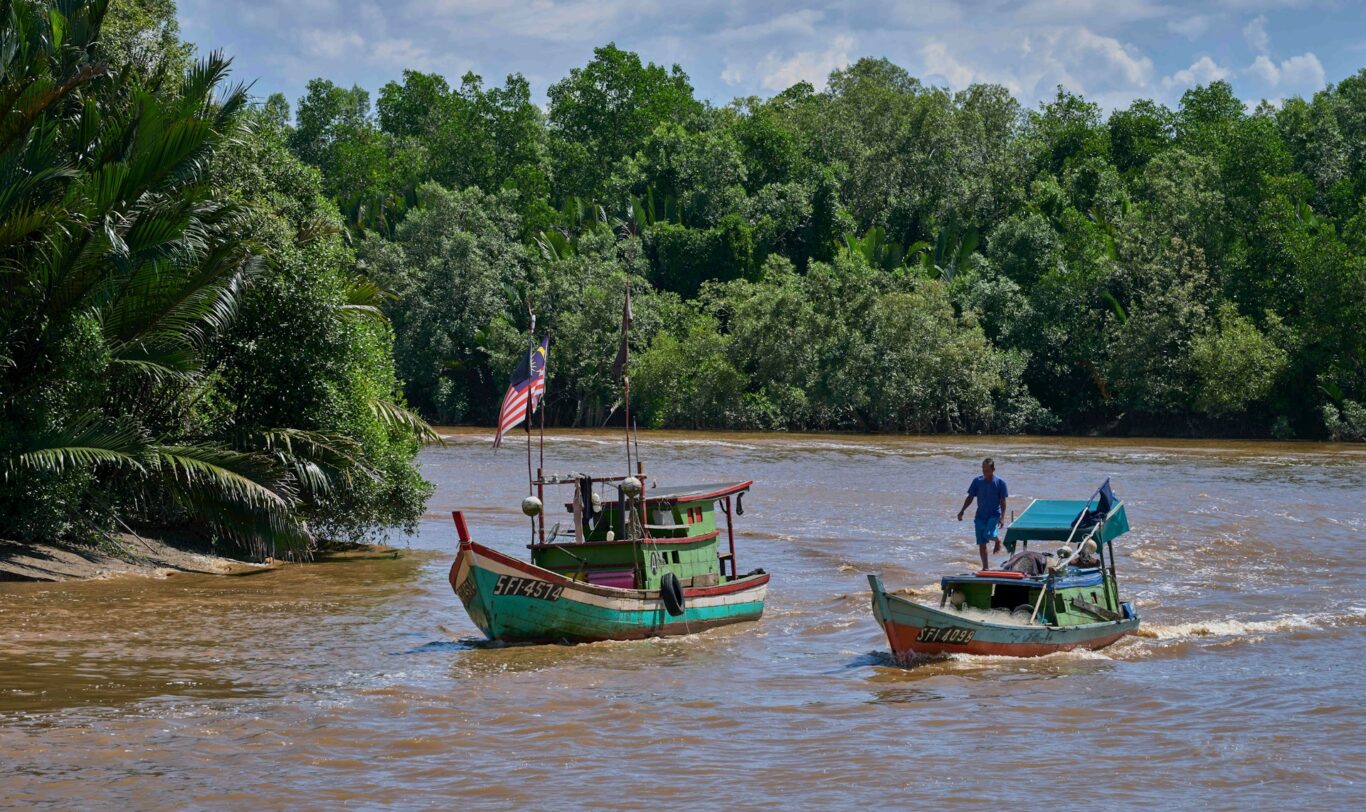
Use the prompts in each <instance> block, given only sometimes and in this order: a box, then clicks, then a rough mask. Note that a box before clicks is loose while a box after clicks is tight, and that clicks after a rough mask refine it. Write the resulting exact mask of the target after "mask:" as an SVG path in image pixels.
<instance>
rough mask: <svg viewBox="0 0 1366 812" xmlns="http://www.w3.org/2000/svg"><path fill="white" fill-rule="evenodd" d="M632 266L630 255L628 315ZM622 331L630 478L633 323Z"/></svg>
mask: <svg viewBox="0 0 1366 812" xmlns="http://www.w3.org/2000/svg"><path fill="white" fill-rule="evenodd" d="M631 265H632V263H631V262H630V261H629V255H628V261H627V263H626V273H627V274H628V276H627V277H626V312H628V313H629V312H630V311H631V277H630V276H629V274H630V272H631ZM622 330H623V333H622V338H621V342H622V343H621V346H622V347H623V348H625V350H626V363H625V364H624V365H623V366H622V368H621V381H622V384H623V385H625V387H626V392H625V399H626V475H627V476H630V475H631V339H630V331H631V322H630V321H629V320H626V321H625V322H624V323H623V324H622Z"/></svg>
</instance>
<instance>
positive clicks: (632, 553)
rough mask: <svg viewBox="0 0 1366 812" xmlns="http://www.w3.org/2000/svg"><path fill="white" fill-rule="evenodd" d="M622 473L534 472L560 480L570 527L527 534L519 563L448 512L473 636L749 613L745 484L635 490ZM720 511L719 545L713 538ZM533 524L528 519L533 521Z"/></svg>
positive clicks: (655, 630)
mask: <svg viewBox="0 0 1366 812" xmlns="http://www.w3.org/2000/svg"><path fill="white" fill-rule="evenodd" d="M646 481H647V480H646V478H645V477H644V476H643V472H642V473H641V475H639V476H633V477H589V476H579V475H569V476H562V477H540V478H538V479H537V480H536V485H537V487H538V488H540V489H544V488H545V487H546V486H548V485H566V484H567V485H570V486H571V487H572V488H573V491H574V496H573V498H572V499H570V500H569V501H568V502H567V503H566V504H565V508H566V510H567V512H568V513H569V519H570V522H571V527H572V530H569V531H567V532H566V533H565V534H564V535H565V536H566V537H564V538H561V536H562V534H561V531H560V529H559V527H560V525H559V524H557V525H556V526H554V527H552V529H551V531H550V533H549V535H548V536H547V535H546V531H545V528H544V518H543V514H539V511H538V510H536V508H537V507H538V505H537V503H538V502H539V499H538V498H536V497H529V499H528V501H527V504H528V505H529V506H530V507H531V510H532V511H533V512H535V513H538V514H539V515H540V521H539V523H538V524H539V536H538V537H537V540H536V541H535V542H533V543H532V544H530V545H529V547H530V549H531V560H530V561H529V562H528V561H523V560H521V559H518V558H516V557H513V556H510V555H507V554H504V553H501V552H499V551H497V550H494V549H492V548H490V547H487V546H484V545H482V544H479V543H477V542H475V541H473V540H472V539H471V538H470V534H469V530H468V528H467V526H466V523H465V519H464V516H463V515H462V514H461V513H460V512H459V511H457V512H456V513H455V517H454V518H455V525H456V530H457V532H458V534H459V536H460V552H459V554H458V555H457V556H456V559H455V563H454V564H452V566H451V571H450V582H451V588H452V589H454V590H455V594H456V596H457V597H459V598H460V601H461V603H463V604H464V606H465V609H466V611H467V612H468V613H469V616H470V619H471V620H473V621H474V624H475V625H476V626H478V627H479V630H480V631H482V632H483V633H484V635H485V636H486V637H487V638H488V639H489V640H493V641H498V642H504V643H555V642H567V643H579V642H593V641H598V640H631V639H639V638H644V637H660V636H668V635H678V634H691V633H693V632H698V631H702V630H704V629H711V628H715V627H717V626H724V625H727V624H731V623H740V622H744V621H750V620H758V619H759V617H760V616H761V615H762V614H763V611H764V597H765V593H766V592H767V589H768V575H767V574H766V573H765V572H764V571H763V570H754V571H752V572H748V573H745V574H743V575H741V574H739V570H738V569H737V565H736V558H735V530H734V524H733V522H734V516H735V515H737V514H739V513H742V512H743V503H742V500H743V498H744V495H745V493H747V492H748V491H749V489H750V487H751V485H752V484H753V483H752V482H748V481H746V482H731V483H724V484H716V485H700V486H694V487H682V488H654V489H650V490H649V491H648V492H646V491H645V490H644V488H643V485H644V484H645V482H646ZM718 514H719V516H720V517H723V518H724V519H725V523H724V530H725V537H726V545H725V546H724V547H722V546H721V544H720V538H721V532H722V526H721V524H720V523H719V522H718ZM533 521H535V520H533Z"/></svg>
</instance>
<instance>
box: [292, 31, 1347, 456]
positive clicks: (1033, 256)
mask: <svg viewBox="0 0 1366 812" xmlns="http://www.w3.org/2000/svg"><path fill="white" fill-rule="evenodd" d="M548 96H549V104H548V107H547V108H546V110H545V111H544V112H542V110H541V109H540V108H538V107H537V106H536V105H535V103H534V102H533V100H532V98H531V94H530V90H529V88H528V85H527V82H526V81H525V79H523V78H522V77H521V76H518V75H513V76H509V77H508V78H507V80H506V82H505V83H504V84H503V86H501V87H498V86H492V87H489V86H486V85H485V83H484V81H483V80H482V79H481V78H480V77H478V76H475V75H473V74H469V75H466V76H465V77H463V78H462V79H461V82H460V84H459V86H458V87H452V86H451V85H450V84H448V83H447V81H446V80H445V79H443V78H441V77H440V76H435V75H430V74H423V73H418V72H414V71H409V72H407V73H405V74H404V75H403V77H402V80H401V81H398V82H391V83H390V84H388V85H386V86H385V87H384V88H383V89H382V90H381V91H380V94H379V98H378V103H377V106H376V109H375V110H374V111H372V110H371V109H370V105H369V98H368V95H367V94H366V93H365V91H363V90H361V89H359V88H352V89H350V90H346V89H343V88H341V87H338V86H336V85H334V84H332V83H331V82H328V81H326V80H324V79H318V80H315V81H313V82H312V83H310V85H309V88H308V93H307V95H306V96H304V98H302V99H301V100H300V101H299V105H298V109H297V116H296V121H297V124H296V125H295V128H294V129H293V130H292V132H291V133H290V135H289V137H288V138H289V143H290V145H291V147H292V148H293V149H294V151H295V153H296V154H297V155H298V156H299V157H300V158H301V159H302V160H304V161H306V162H308V163H310V164H312V165H314V166H316V167H318V168H319V169H320V170H321V171H322V176H323V186H324V189H325V190H326V191H327V193H328V194H329V195H331V197H332V198H333V199H334V200H335V201H336V203H337V204H338V206H339V207H340V210H341V211H342V213H343V215H344V216H345V218H346V221H347V222H348V223H349V225H350V228H351V231H352V233H353V235H354V236H355V238H356V239H357V240H358V241H359V245H360V256H361V261H362V265H363V267H364V269H365V272H366V273H367V274H369V275H371V276H372V278H374V279H376V280H378V281H380V282H381V283H382V284H383V285H385V286H386V287H387V288H388V289H390V290H392V291H393V292H394V294H395V297H394V298H393V299H391V300H389V301H388V302H386V303H385V305H384V309H385V310H386V312H388V313H389V314H390V315H391V318H392V319H393V323H394V327H395V330H396V333H397V344H396V349H397V354H398V359H397V364H398V368H399V370H400V372H401V374H402V377H403V379H404V381H405V386H406V391H407V395H408V398H409V401H410V402H411V403H413V404H414V405H415V406H416V407H417V408H418V410H419V411H421V413H422V414H423V415H424V416H426V417H428V418H429V419H433V420H440V421H444V422H474V423H481V424H487V423H489V422H491V421H492V420H493V419H494V416H495V414H496V411H497V408H498V400H499V397H500V396H501V392H502V389H503V387H504V386H505V383H504V381H505V380H506V377H505V376H506V375H507V374H508V372H509V370H510V369H511V368H512V367H513V366H514V364H515V363H516V358H517V355H518V354H519V353H521V352H523V351H524V350H525V338H524V334H525V332H526V329H527V326H528V324H527V320H528V315H527V314H528V308H529V307H532V308H534V310H535V311H536V312H537V313H538V314H539V318H540V321H539V328H540V330H545V329H549V330H550V331H551V332H552V333H553V336H554V345H553V347H552V351H551V362H550V370H551V383H550V392H549V396H548V397H549V402H548V408H549V412H548V420H549V422H550V423H551V424H558V425H564V424H572V425H594V424H598V423H601V422H602V421H603V420H606V419H608V418H609V417H610V418H611V419H615V420H619V419H620V418H619V416H618V415H619V414H620V411H619V407H620V405H621V400H622V398H621V394H622V392H621V389H620V386H619V384H618V383H617V382H616V381H614V380H613V379H612V376H611V364H612V359H613V357H614V355H615V350H614V347H615V341H616V333H617V330H618V321H619V313H620V310H621V305H622V298H623V296H624V292H623V287H624V283H625V280H626V279H627V278H628V277H629V278H630V279H631V280H632V281H633V291H634V312H635V329H634V331H633V333H632V338H631V343H632V347H633V350H634V352H635V357H634V364H633V368H634V375H633V380H634V386H633V399H634V401H635V403H634V404H633V405H634V407H635V413H636V416H637V418H638V419H639V420H640V421H641V422H642V424H644V425H650V426H656V427H671V426H676V427H724V428H758V429H857V430H868V431H911V432H946V431H947V432H1028V431H1069V432H1106V433H1160V434H1231V435H1251V436H1277V437H1307V438H1334V439H1350V440H1361V439H1363V437H1366V419H1364V418H1363V414H1366V407H1364V406H1363V405H1362V404H1363V403H1366V71H1363V72H1361V73H1358V74H1357V75H1355V76H1352V77H1350V78H1348V79H1346V80H1344V81H1343V82H1341V83H1340V84H1338V85H1335V86H1329V87H1328V88H1326V89H1325V90H1323V91H1322V92H1320V93H1317V94H1316V95H1315V96H1314V97H1313V98H1312V99H1300V98H1292V99H1289V100H1287V101H1285V102H1284V103H1283V104H1281V105H1280V106H1279V107H1273V106H1271V105H1268V104H1263V105H1261V106H1259V107H1258V108H1257V109H1255V110H1248V109H1246V107H1245V106H1244V104H1243V102H1241V101H1240V100H1239V99H1238V98H1237V97H1236V96H1235V95H1234V93H1233V89H1232V88H1231V87H1230V86H1229V85H1228V84H1227V83H1224V82H1215V83H1213V84H1210V85H1207V86H1204V87H1197V88H1193V89H1191V90H1190V91H1188V92H1187V93H1186V94H1185V95H1184V96H1183V97H1182V99H1181V102H1180V104H1179V105H1178V106H1177V107H1176V108H1175V109H1169V108H1167V107H1165V106H1163V105H1161V104H1157V103H1155V102H1151V101H1146V100H1144V101H1137V102H1134V103H1133V104H1131V105H1130V106H1129V107H1127V108H1125V109H1121V110H1115V111H1113V112H1111V113H1109V114H1108V115H1106V114H1105V113H1104V112H1103V111H1102V110H1101V109H1100V108H1099V107H1098V106H1096V105H1095V104H1092V103H1090V102H1087V101H1086V100H1085V99H1083V98H1081V97H1080V96H1077V95H1074V94H1072V93H1069V92H1067V91H1066V90H1064V89H1062V88H1059V90H1058V93H1057V95H1056V97H1055V98H1053V99H1051V100H1049V101H1048V102H1046V103H1044V104H1041V105H1039V107H1038V108H1037V109H1033V110H1027V109H1022V108H1021V106H1020V105H1019V103H1018V102H1017V101H1016V100H1015V99H1014V98H1012V97H1011V95H1010V93H1008V92H1007V91H1006V90H1005V89H1004V88H1001V87H998V86H992V85H974V86H972V87H970V88H968V89H966V90H963V91H961V92H957V93H950V92H948V91H946V90H944V89H942V88H936V87H928V86H925V85H923V84H921V83H920V82H919V81H918V80H917V79H915V78H914V77H912V76H910V75H909V74H907V73H906V72H905V71H904V70H902V69H901V68H899V67H897V66H896V65H893V64H891V63H890V62H887V61H885V60H876V59H864V60H861V61H859V62H858V63H856V64H854V65H851V66H850V67H848V68H844V69H841V70H837V71H835V72H834V73H833V74H831V76H830V79H829V83H828V88H827V89H826V90H824V91H817V90H815V89H814V88H813V87H811V86H810V85H808V84H804V83H803V84H798V85H796V86H794V87H792V88H789V89H788V90H786V91H784V92H782V93H780V94H778V95H777V96H774V97H773V98H770V99H759V98H746V99H737V100H735V101H734V102H732V103H731V104H729V105H726V106H724V107H715V106H713V105H710V104H708V103H706V102H704V101H701V100H698V99H696V98H695V97H694V95H693V92H692V89H691V87H690V85H689V82H688V78H687V75H686V74H684V73H683V71H682V70H681V69H680V68H679V67H677V66H674V67H672V68H669V69H665V68H664V67H661V66H658V65H653V64H642V62H641V60H640V59H639V57H637V56H636V55H635V54H632V53H629V52H626V51H622V50H620V49H618V48H616V47H615V46H614V45H610V44H609V45H607V46H605V47H602V48H599V49H598V50H597V51H596V53H595V55H594V58H593V59H592V61H590V62H589V63H588V64H587V65H585V66H584V67H582V68H576V69H574V70H572V71H571V72H570V74H569V75H568V76H566V77H565V78H564V79H562V80H560V81H559V82H556V83H555V84H553V85H552V86H551V87H550V90H549V94H548ZM267 106H268V107H269V108H271V109H274V110H277V111H280V112H279V113H278V115H280V117H281V118H282V119H283V118H285V117H286V114H285V113H284V110H285V109H286V108H287V105H286V103H285V100H284V99H282V98H278V97H277V98H275V99H273V100H272V101H271V102H270V104H269V105H267Z"/></svg>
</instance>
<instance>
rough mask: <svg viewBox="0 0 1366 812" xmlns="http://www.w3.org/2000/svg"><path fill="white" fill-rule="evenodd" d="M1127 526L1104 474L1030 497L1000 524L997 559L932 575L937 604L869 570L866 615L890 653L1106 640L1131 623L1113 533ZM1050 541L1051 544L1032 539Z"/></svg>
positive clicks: (1030, 652) (1046, 650)
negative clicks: (1089, 491) (1087, 491)
mask: <svg viewBox="0 0 1366 812" xmlns="http://www.w3.org/2000/svg"><path fill="white" fill-rule="evenodd" d="M1128 531H1129V518H1128V515H1127V512H1126V511H1125V507H1124V503H1123V502H1122V501H1121V500H1120V499H1119V498H1118V497H1116V496H1115V494H1114V491H1113V490H1111V488H1110V481H1109V480H1108V479H1107V480H1106V481H1105V484H1103V485H1102V486H1101V487H1100V488H1098V489H1097V490H1096V492H1095V494H1093V495H1092V497H1091V498H1090V499H1035V500H1034V501H1033V502H1031V503H1030V505H1029V507H1027V508H1026V509H1025V511H1024V512H1023V513H1022V514H1020V516H1019V518H1017V519H1016V520H1015V521H1014V522H1012V523H1011V525H1010V526H1009V528H1007V530H1006V534H1005V539H1004V543H1005V547H1006V550H1007V552H1009V553H1010V554H1011V555H1010V558H1009V559H1008V560H1007V561H1006V562H1005V563H1004V564H1003V565H1001V567H1000V568H999V569H993V570H979V571H977V572H969V573H961V574H958V575H949V576H946V577H944V578H942V579H940V593H941V596H940V600H939V605H938V606H937V607H936V606H927V605H925V604H922V603H917V602H916V601H913V600H911V599H909V598H907V597H904V596H902V595H898V594H894V593H891V592H888V591H887V590H886V589H885V588H884V586H883V584H882V579H881V577H879V576H878V575H869V576H868V583H869V585H870V586H871V587H872V590H873V615H874V616H875V617H876V618H877V620H878V623H879V624H881V625H882V627H883V629H884V631H885V632H886V633H887V640H888V642H889V643H890V644H891V647H892V654H893V656H894V657H895V658H896V659H897V661H898V662H905V661H907V660H910V659H913V658H915V657H917V656H925V655H940V654H949V653H953V652H960V653H965V654H992V655H1005V656H1015V657H1037V656H1041V655H1045V654H1052V653H1054V652H1058V651H1069V650H1072V649H1099V648H1104V647H1105V646H1108V645H1110V644H1111V643H1114V642H1115V641H1116V640H1118V639H1120V638H1121V637H1123V636H1125V635H1127V634H1132V633H1134V632H1135V631H1137V629H1138V625H1139V618H1138V613H1137V612H1136V611H1135V610H1134V607H1133V604H1132V603H1130V602H1127V601H1123V600H1121V599H1120V594H1119V583H1118V579H1117V577H1116V572H1115V551H1114V546H1115V545H1114V542H1115V540H1116V539H1118V538H1119V537H1120V536H1122V535H1124V534H1125V533H1127V532H1128ZM1030 543H1033V544H1034V545H1035V547H1036V550H1033V551H1031V550H1030V549H1029V545H1030ZM1054 543H1057V544H1060V546H1058V547H1057V548H1056V549H1055V550H1054V551H1051V552H1042V551H1040V550H1038V549H1037V548H1040V547H1047V546H1048V545H1050V544H1054ZM1107 558H1108V561H1107Z"/></svg>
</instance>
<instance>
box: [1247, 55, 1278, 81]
mask: <svg viewBox="0 0 1366 812" xmlns="http://www.w3.org/2000/svg"><path fill="white" fill-rule="evenodd" d="M1243 73H1246V74H1248V75H1250V76H1252V77H1254V78H1256V79H1257V80H1258V81H1260V82H1261V83H1262V84H1264V85H1266V86H1268V87H1275V86H1276V83H1277V82H1279V81H1281V69H1280V68H1278V67H1276V63H1275V62H1272V61H1271V60H1270V59H1268V58H1267V57H1266V54H1261V55H1259V56H1258V57H1257V58H1256V59H1254V60H1253V61H1252V64H1251V65H1248V67H1247V70H1245V71H1243Z"/></svg>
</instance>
